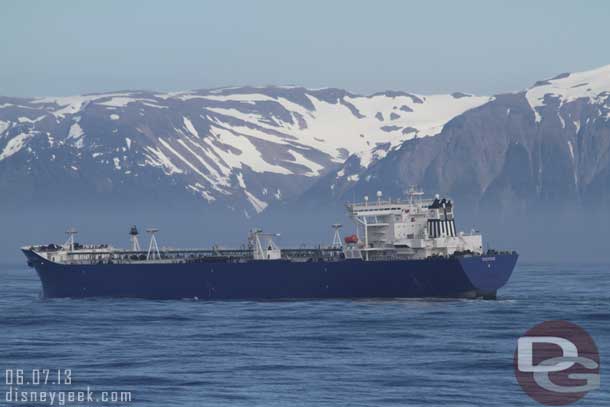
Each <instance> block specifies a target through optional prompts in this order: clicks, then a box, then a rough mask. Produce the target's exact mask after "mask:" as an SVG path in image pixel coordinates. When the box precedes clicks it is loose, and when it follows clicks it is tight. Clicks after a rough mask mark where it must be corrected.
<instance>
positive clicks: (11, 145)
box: [0, 133, 32, 161]
mask: <svg viewBox="0 0 610 407" xmlns="http://www.w3.org/2000/svg"><path fill="white" fill-rule="evenodd" d="M31 137H32V135H31V134H28V133H21V134H18V135H16V136H15V137H13V138H12V139H10V140H9V141H8V143H6V146H4V149H3V150H2V153H1V154H0V161H2V160H4V159H5V158H8V157H10V156H12V155H13V154H15V153H17V152H19V150H21V149H22V148H23V146H24V145H25V143H26V141H27V140H28V139H30V138H31Z"/></svg>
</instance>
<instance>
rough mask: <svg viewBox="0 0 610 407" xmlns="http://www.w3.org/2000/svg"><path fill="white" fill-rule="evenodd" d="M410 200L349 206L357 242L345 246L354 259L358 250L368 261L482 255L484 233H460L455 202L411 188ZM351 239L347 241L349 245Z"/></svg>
mask: <svg viewBox="0 0 610 407" xmlns="http://www.w3.org/2000/svg"><path fill="white" fill-rule="evenodd" d="M408 195H409V199H408V200H407V201H401V200H383V199H382V193H381V192H377V199H376V200H375V201H369V199H368V197H366V196H365V197H364V202H361V203H350V204H347V209H348V211H349V214H350V217H351V218H352V219H353V220H354V223H355V224H356V236H357V243H356V242H354V241H352V242H351V243H348V244H347V246H346V247H345V250H346V253H347V252H349V256H347V255H346V257H349V258H353V257H358V256H354V251H357V250H359V251H360V254H361V257H362V258H363V259H365V260H369V259H372V258H413V259H423V258H426V257H430V256H436V255H438V256H449V255H452V254H453V253H455V252H472V253H473V254H475V253H476V254H481V253H482V252H483V240H482V237H481V234H479V233H475V232H471V233H469V234H466V233H464V232H458V231H457V229H456V227H455V218H454V213H453V203H452V202H451V201H450V200H447V199H440V198H439V196H438V195H437V196H436V197H435V198H434V199H422V198H421V196H422V195H423V193H422V192H420V191H417V190H415V189H414V188H411V189H410V190H409V192H408ZM348 239H349V238H347V239H346V243H347V241H348Z"/></svg>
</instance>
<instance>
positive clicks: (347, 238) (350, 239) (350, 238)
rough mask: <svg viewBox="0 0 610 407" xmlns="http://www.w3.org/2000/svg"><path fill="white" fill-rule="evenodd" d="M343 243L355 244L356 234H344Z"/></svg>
mask: <svg viewBox="0 0 610 407" xmlns="http://www.w3.org/2000/svg"><path fill="white" fill-rule="evenodd" d="M344 240H345V244H356V243H358V236H356V235H350V236H345V239H344Z"/></svg>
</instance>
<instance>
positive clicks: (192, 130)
mask: <svg viewBox="0 0 610 407" xmlns="http://www.w3.org/2000/svg"><path fill="white" fill-rule="evenodd" d="M182 120H183V122H184V127H185V128H186V129H187V130H188V131H189V133H191V134H192V135H193V136H195V137H197V138H199V133H198V132H197V129H196V128H195V126H193V122H191V121H190V120H189V118H188V117H186V116H185V117H183V118H182Z"/></svg>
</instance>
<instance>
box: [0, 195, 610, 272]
mask: <svg viewBox="0 0 610 407" xmlns="http://www.w3.org/2000/svg"><path fill="white" fill-rule="evenodd" d="M456 219H457V225H458V229H459V230H463V231H470V230H471V229H476V230H480V231H481V232H482V233H483V236H484V242H485V246H486V247H489V248H495V249H512V250H517V251H518V252H519V253H520V254H521V261H541V262H606V261H610V250H608V246H609V244H610V243H609V241H608V238H607V235H608V232H609V231H610V216H609V215H608V214H606V213H604V212H601V211H600V212H595V213H591V212H587V211H563V212H555V211H546V212H545V211H542V212H541V213H537V214H532V215H528V216H522V215H520V216H517V215H515V216H503V217H498V216H496V215H495V214H493V213H483V214H481V213H477V214H474V213H471V214H469V213H465V212H464V211H462V212H461V213H460V212H458V213H457V218H456ZM333 223H342V224H343V225H344V227H343V229H342V234H343V235H344V236H345V235H347V234H351V233H353V232H354V227H353V224H352V222H351V221H350V220H349V219H348V218H347V216H346V215H345V211H344V210H343V209H342V208H337V207H335V208H329V209H326V210H305V209H298V210H297V209H295V210H287V209H274V210H273V211H271V212H268V213H264V214H262V215H260V216H257V217H254V218H252V219H245V218H244V217H243V216H242V215H241V214H237V213H234V212H231V211H228V210H227V211H213V212H212V211H210V210H203V209H201V208H195V207H182V208H180V207H178V208H167V209H166V208H161V209H160V208H145V207H143V206H141V205H140V206H137V207H134V206H130V205H125V206H124V207H121V206H117V207H113V208H108V207H106V208H95V209H93V208H64V209H61V208H53V209H49V208H47V209H45V208H38V209H31V208H28V209H27V210H26V209H24V210H19V211H17V210H13V211H6V210H4V211H2V212H1V214H0V225H1V231H0V256H1V261H0V263H13V264H14V263H19V262H22V261H23V257H22V255H21V253H20V252H19V247H20V246H26V245H29V244H33V243H34V244H47V243H51V242H54V243H63V242H64V241H65V240H66V236H65V233H64V232H65V230H66V229H67V228H68V227H70V226H74V227H76V228H77V229H78V231H79V235H78V237H77V240H78V241H79V242H81V243H109V244H112V245H114V246H116V247H128V245H129V235H128V231H129V228H130V226H131V225H134V224H135V225H137V226H138V227H139V229H140V234H141V236H140V243H141V245H142V246H143V247H146V246H147V244H148V236H147V235H146V232H145V229H146V228H148V227H157V228H159V229H160V232H159V234H158V236H157V239H158V242H159V246H165V247H185V248H186V247H190V248H195V247H210V246H211V245H213V244H217V245H219V246H221V247H223V246H224V247H239V246H240V245H242V244H245V243H246V241H247V234H248V231H249V230H250V229H252V228H255V227H260V228H262V229H264V230H265V231H268V232H274V233H280V234H281V236H280V237H279V238H277V239H276V240H277V242H278V244H279V245H280V246H283V247H299V246H302V245H307V246H314V245H318V244H322V245H328V244H330V243H331V241H332V236H333V231H332V228H331V225H332V224H333Z"/></svg>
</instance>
